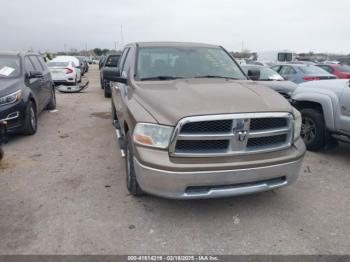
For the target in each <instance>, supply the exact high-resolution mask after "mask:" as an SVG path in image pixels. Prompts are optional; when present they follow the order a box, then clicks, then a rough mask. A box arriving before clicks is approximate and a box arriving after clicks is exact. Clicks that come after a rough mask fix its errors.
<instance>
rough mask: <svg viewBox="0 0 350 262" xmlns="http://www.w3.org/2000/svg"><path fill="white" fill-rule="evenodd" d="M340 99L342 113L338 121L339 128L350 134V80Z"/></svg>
mask: <svg viewBox="0 0 350 262" xmlns="http://www.w3.org/2000/svg"><path fill="white" fill-rule="evenodd" d="M339 100H340V101H339V103H340V105H339V106H340V114H339V119H338V121H337V130H340V131H342V132H346V133H349V134H350V81H348V84H347V85H346V87H345V88H344V89H343V93H342V95H341V97H340V99H339Z"/></svg>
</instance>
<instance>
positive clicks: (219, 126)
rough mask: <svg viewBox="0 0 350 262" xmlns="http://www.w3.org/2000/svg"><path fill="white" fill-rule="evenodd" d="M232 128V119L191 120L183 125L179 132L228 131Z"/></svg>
mask: <svg viewBox="0 0 350 262" xmlns="http://www.w3.org/2000/svg"><path fill="white" fill-rule="evenodd" d="M231 128H232V120H214V121H201V122H191V123H187V124H186V125H184V126H183V127H182V129H181V133H184V134H186V133H188V134H191V133H197V134H198V133H203V134H204V133H212V132H230V131H231Z"/></svg>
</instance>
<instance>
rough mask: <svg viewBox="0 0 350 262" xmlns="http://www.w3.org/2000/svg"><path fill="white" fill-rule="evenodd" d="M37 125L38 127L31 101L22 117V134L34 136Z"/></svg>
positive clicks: (34, 108) (33, 105)
mask: <svg viewBox="0 0 350 262" xmlns="http://www.w3.org/2000/svg"><path fill="white" fill-rule="evenodd" d="M37 125H38V120H37V115H36V107H35V104H34V103H33V101H29V103H28V105H27V107H26V112H25V117H24V129H23V134H25V135H34V134H35V133H36V131H37Z"/></svg>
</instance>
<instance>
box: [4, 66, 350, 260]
mask: <svg viewBox="0 0 350 262" xmlns="http://www.w3.org/2000/svg"><path fill="white" fill-rule="evenodd" d="M88 78H89V80H90V86H89V88H88V89H87V90H86V91H85V92H83V93H79V94H57V103H58V111H57V112H44V113H42V114H41V115H40V117H39V130H38V133H37V134H36V135H35V136H32V137H25V136H16V137H12V138H11V139H10V142H9V143H8V144H7V145H5V147H4V149H5V154H6V155H5V158H4V160H3V161H2V162H1V164H0V254H159V253H163V254H346V253H348V252H349V247H350V238H349V236H350V219H349V217H350V208H349V207H350V161H349V155H350V146H349V145H345V144H342V145H341V146H340V147H339V148H336V149H333V150H330V151H324V152H321V153H311V152H308V153H307V156H306V158H305V162H304V165H303V168H302V171H301V173H300V177H299V179H298V181H297V182H296V183H295V184H294V185H292V186H290V187H287V188H282V189H278V190H275V191H271V192H266V193H262V194H256V195H248V196H242V197H234V198H226V199H215V200H197V201H174V200H165V199H160V198H155V197H151V196H144V197H140V198H135V197H132V196H130V195H129V194H128V192H127V189H126V187H125V180H126V179H125V171H124V159H122V158H121V155H120V151H119V150H118V147H117V142H116V138H115V132H114V129H113V128H112V125H111V120H110V118H111V116H110V100H109V99H105V98H104V97H103V93H102V90H101V89H100V86H99V72H98V69H97V66H92V67H90V72H89V73H88Z"/></svg>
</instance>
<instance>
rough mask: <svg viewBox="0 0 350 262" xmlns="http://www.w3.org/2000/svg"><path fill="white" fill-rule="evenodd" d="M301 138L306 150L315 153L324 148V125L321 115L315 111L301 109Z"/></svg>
mask: <svg viewBox="0 0 350 262" xmlns="http://www.w3.org/2000/svg"><path fill="white" fill-rule="evenodd" d="M300 112H301V115H302V125H301V134H300V135H301V137H302V138H303V140H304V142H305V145H306V147H307V149H309V150H311V151H317V150H320V149H322V148H324V146H325V134H326V130H325V123H324V118H323V114H322V113H321V112H319V111H318V110H316V109H313V108H307V109H302V110H301V111H300Z"/></svg>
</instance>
